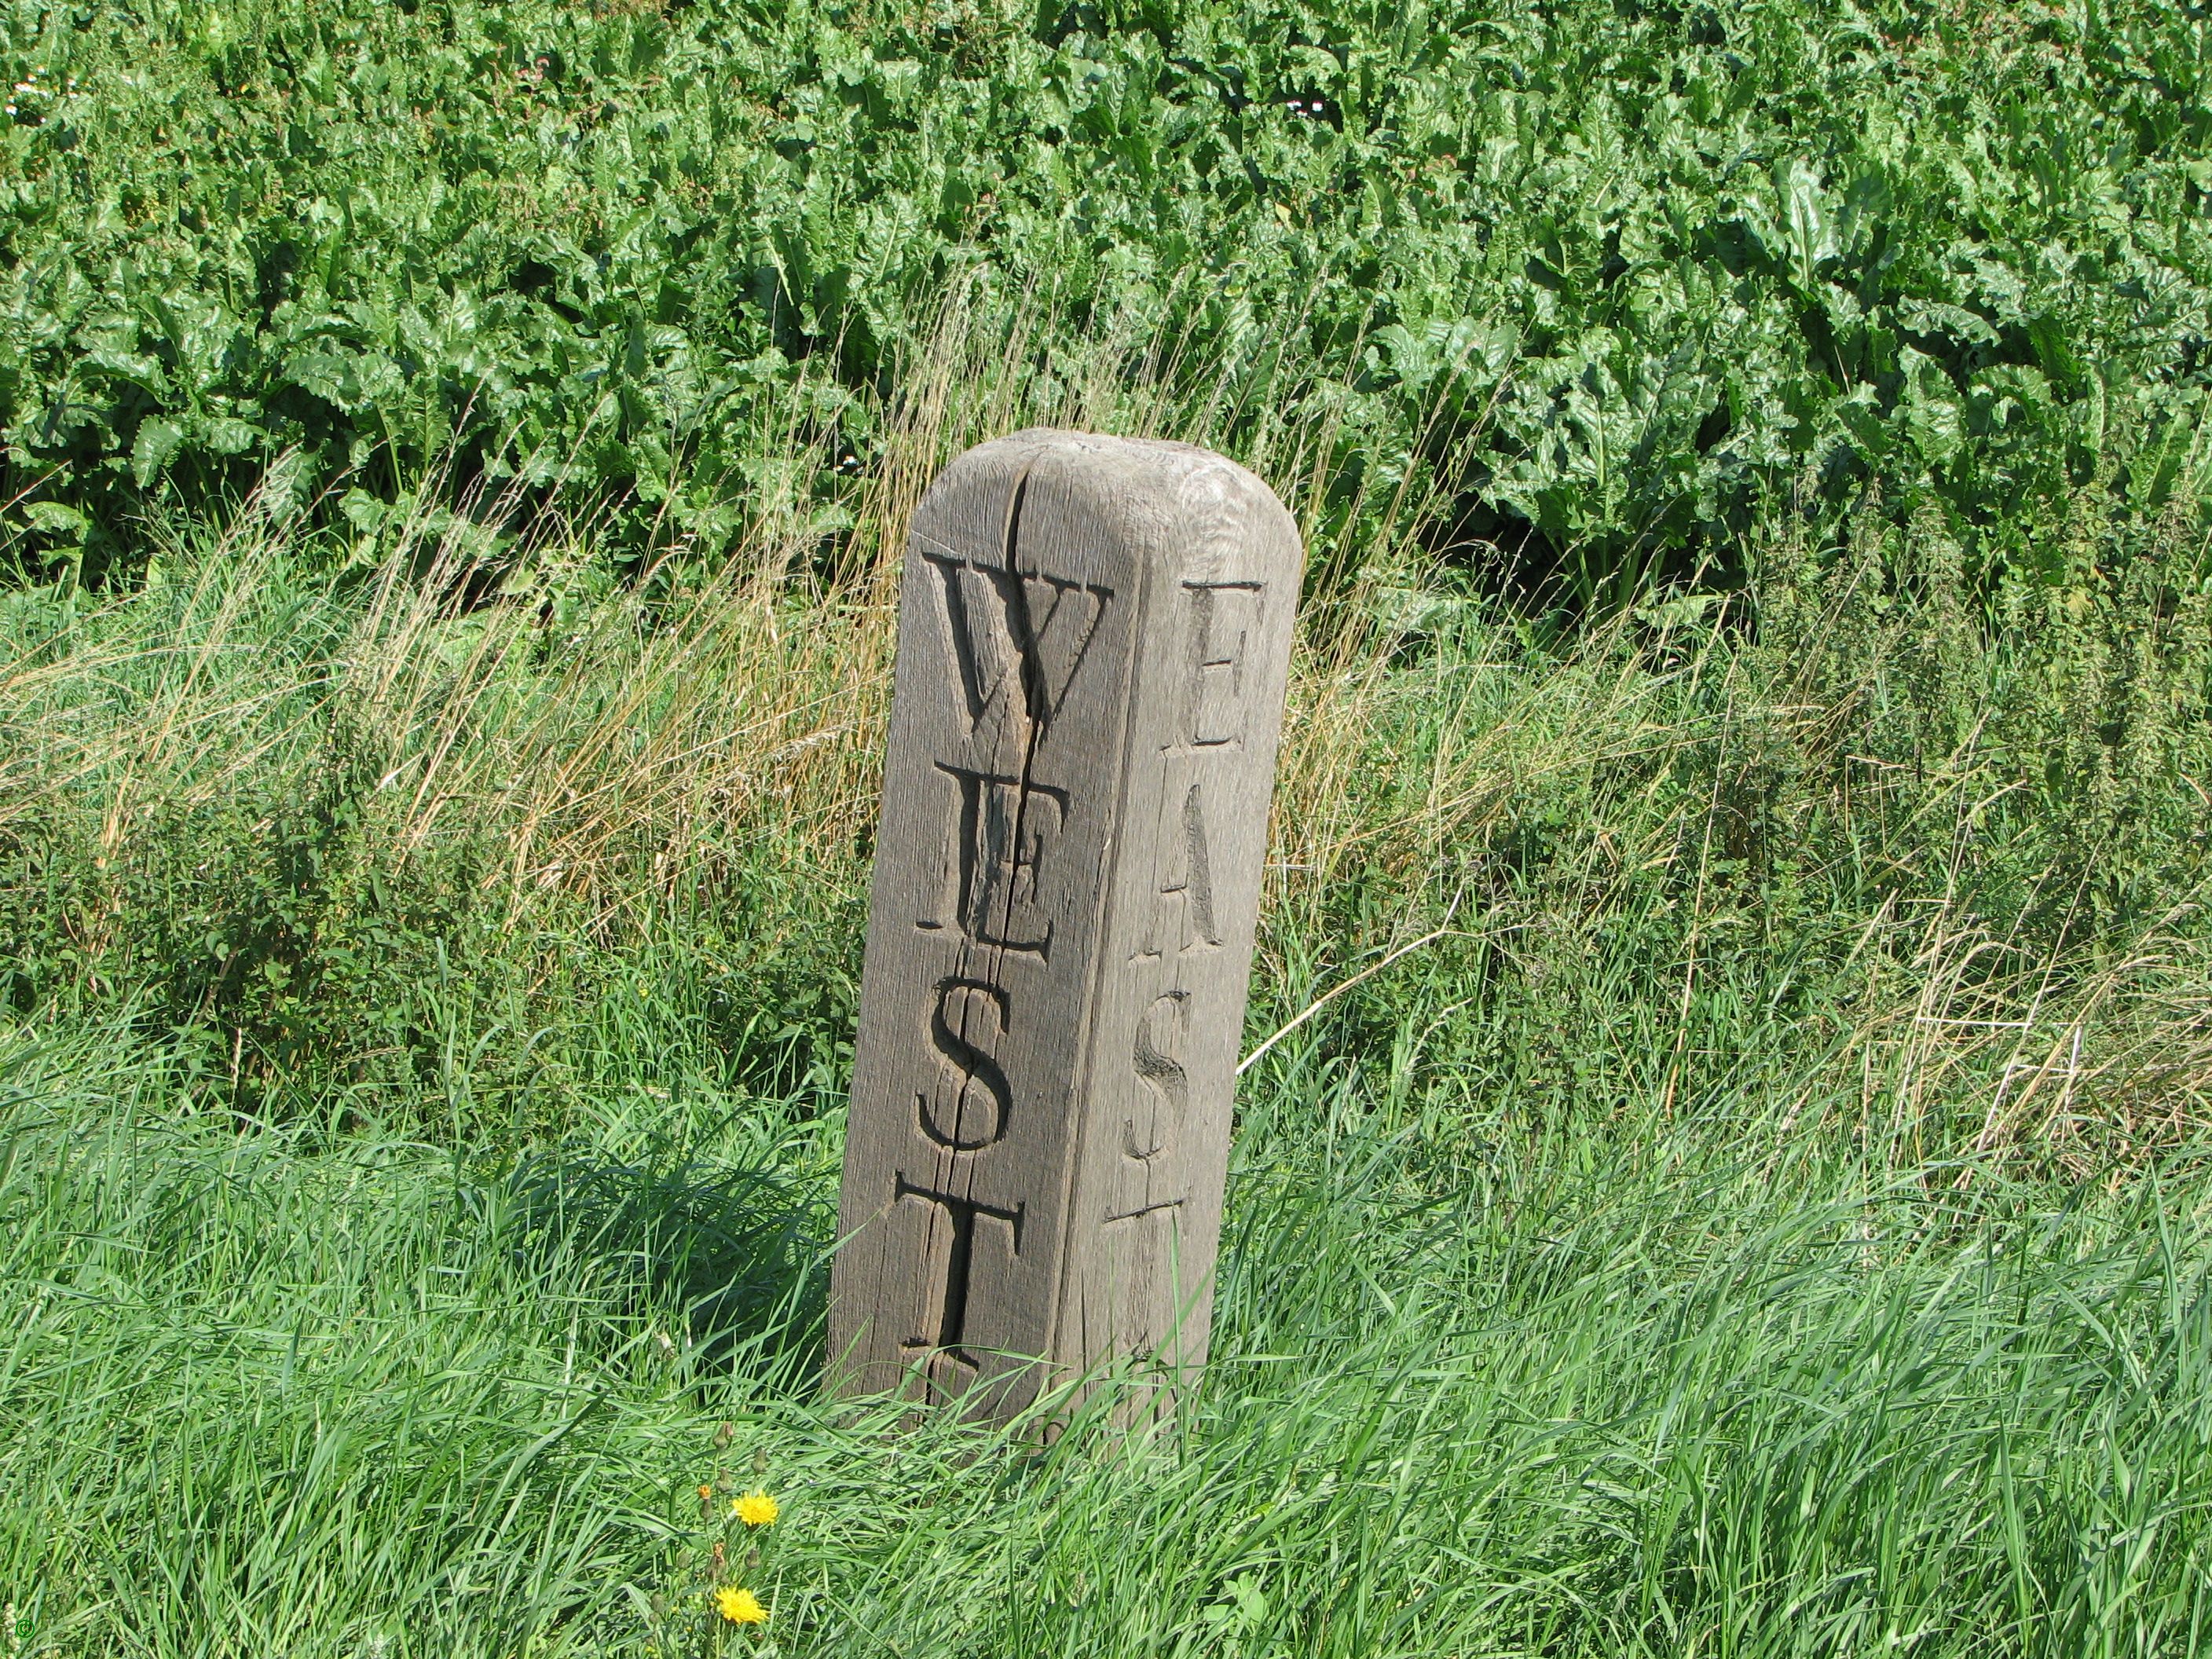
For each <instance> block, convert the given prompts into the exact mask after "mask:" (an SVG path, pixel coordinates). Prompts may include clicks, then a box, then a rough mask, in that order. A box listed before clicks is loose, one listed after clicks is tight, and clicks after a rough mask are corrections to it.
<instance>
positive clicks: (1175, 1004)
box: [1121, 991, 1190, 1164]
mask: <svg viewBox="0 0 2212 1659" xmlns="http://www.w3.org/2000/svg"><path fill="white" fill-rule="evenodd" d="M1189 1029H1190V993H1189V992H1188V991H1170V992H1169V993H1168V994H1166V995H1165V996H1164V997H1157V998H1155V999H1153V1001H1152V1006H1151V1007H1149V1008H1147V1009H1146V1011H1145V1017H1144V1018H1142V1019H1140V1020H1139V1021H1138V1022H1137V1043H1136V1053H1135V1054H1134V1055H1133V1060H1134V1063H1135V1065H1136V1068H1137V1078H1138V1080H1139V1082H1140V1083H1142V1084H1143V1085H1144V1087H1145V1091H1146V1094H1147V1095H1148V1096H1149V1097H1150V1099H1149V1101H1148V1104H1149V1106H1150V1108H1151V1109H1150V1111H1149V1112H1147V1113H1146V1114H1145V1119H1146V1121H1145V1123H1144V1125H1143V1126H1142V1127H1139V1124H1138V1121H1137V1119H1136V1118H1134V1117H1132V1118H1130V1119H1129V1120H1128V1122H1127V1125H1126V1126H1125V1131H1124V1133H1123V1134H1122V1137H1121V1154H1122V1156H1123V1157H1125V1158H1134V1159H1136V1160H1138V1161H1139V1163H1146V1164H1149V1163H1150V1162H1152V1159H1154V1158H1158V1156H1159V1155H1160V1154H1161V1153H1162V1152H1166V1151H1167V1150H1168V1148H1169V1147H1170V1146H1171V1145H1173V1144H1174V1140H1175V1134H1176V1130H1177V1129H1178V1128H1180V1127H1182V1120H1183V1112H1184V1109H1186V1108H1187V1107H1188V1105H1189V1103H1190V1079H1189V1078H1188V1076H1187V1075H1186V1074H1185V1073H1184V1071H1183V1069H1182V1058H1181V1055H1182V1044H1183V1036H1184V1034H1185V1033H1186V1032H1188V1030H1189Z"/></svg>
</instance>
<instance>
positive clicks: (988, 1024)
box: [917, 979, 1013, 1152]
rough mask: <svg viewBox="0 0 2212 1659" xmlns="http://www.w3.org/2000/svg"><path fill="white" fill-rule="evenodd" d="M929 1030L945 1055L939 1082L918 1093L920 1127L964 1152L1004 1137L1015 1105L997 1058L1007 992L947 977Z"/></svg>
mask: <svg viewBox="0 0 2212 1659" xmlns="http://www.w3.org/2000/svg"><path fill="white" fill-rule="evenodd" d="M929 1035H930V1040H931V1042H933V1043H934V1044H935V1045H936V1047H937V1052H938V1053H939V1054H941V1055H942V1056H943V1057H944V1058H943V1059H942V1060H940V1062H939V1066H938V1068H937V1080H936V1082H935V1084H934V1085H933V1086H932V1087H931V1089H930V1091H929V1092H928V1093H927V1094H924V1095H921V1096H919V1097H917V1100H918V1103H919V1106H920V1121H921V1132H922V1133H924V1134H926V1135H927V1136H928V1137H929V1138H930V1139H932V1140H933V1141H935V1142H936V1143H937V1144H938V1145H939V1146H948V1147H951V1149H952V1150H953V1151H955V1152H975V1150H977V1149H978V1148H980V1147H984V1146H990V1145H992V1144H993V1143H994V1141H998V1140H1002V1139H1005V1138H1006V1117H1007V1114H1008V1112H1009V1111H1010V1110H1011V1109H1012V1104H1013V1095H1012V1091H1011V1090H1009V1089H1008V1088H1007V1086H1006V1073H1005V1072H1004V1071H1002V1070H1001V1069H1000V1066H999V1060H998V1049H999V1045H1000V1043H1002V1042H1005V1041H1006V993H1005V992H1004V991H1002V990H1000V988H999V987H997V986H995V985H987V984H985V983H983V982H982V981H980V980H972V979H948V980H946V981H944V982H943V983H942V984H940V985H939V987H937V1006H936V1007H935V1008H934V1009H933V1011H932V1012H931V1014H930V1020H929Z"/></svg>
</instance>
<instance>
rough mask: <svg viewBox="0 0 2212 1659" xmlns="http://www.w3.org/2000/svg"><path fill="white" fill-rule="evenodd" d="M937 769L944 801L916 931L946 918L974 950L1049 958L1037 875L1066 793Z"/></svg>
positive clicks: (1048, 928)
mask: <svg viewBox="0 0 2212 1659" xmlns="http://www.w3.org/2000/svg"><path fill="white" fill-rule="evenodd" d="M937 769H938V770H939V771H940V772H942V773H943V774H944V775H945V776H946V777H947V778H949V779H951V781H952V801H951V813H950V824H949V827H948V829H947V831H946V834H945V843H944V851H943V853H942V854H940V860H939V868H940V872H941V874H940V881H941V885H940V886H939V891H938V895H937V903H936V904H935V905H934V906H933V907H932V908H933V910H934V911H935V912H936V914H935V915H931V916H927V917H924V918H923V919H922V920H921V924H920V925H921V926H922V927H927V928H942V927H944V926H945V920H946V917H947V916H948V915H949V916H950V918H951V921H952V923H953V925H954V926H955V927H957V928H958V929H959V930H960V931H961V932H962V933H965V934H966V935H967V936H968V937H969V939H973V940H975V942H976V943H977V944H979V945H998V946H1000V947H1001V948H1002V949H1005V950H1008V951H1035V952H1036V954H1037V955H1038V956H1039V957H1043V956H1046V955H1048V954H1049V952H1050V951H1051V949H1052V923H1051V921H1049V920H1048V918H1047V917H1045V916H1044V915H1042V913H1041V909H1040V906H1039V904H1038V886H1037V872H1038V866H1040V865H1041V864H1042V862H1043V861H1044V860H1045V859H1046V857H1047V856H1048V854H1049V853H1050V851H1051V848H1052V845H1053V843H1054V842H1055V841H1056V840H1058V839H1059V836H1060V829H1061V828H1062V826H1063V825H1064V824H1065V823H1066V821H1067V795H1066V792H1065V791H1063V790H1059V789H1054V788H1051V787H1048V786H1046V785H1043V784H1037V783H1030V782H1029V781H1026V780H1025V779H1022V778H1012V777H1003V776H999V775H994V774H992V773H988V772H971V771H968V770H966V769H963V768H961V767H957V766H947V765H945V763H943V762H941V761H940V762H939V763H938V768H937Z"/></svg>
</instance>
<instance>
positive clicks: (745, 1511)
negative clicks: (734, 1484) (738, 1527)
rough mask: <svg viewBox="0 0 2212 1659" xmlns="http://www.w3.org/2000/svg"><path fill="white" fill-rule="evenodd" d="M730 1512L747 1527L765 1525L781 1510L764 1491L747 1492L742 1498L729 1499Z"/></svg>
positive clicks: (772, 1520) (781, 1511)
mask: <svg viewBox="0 0 2212 1659" xmlns="http://www.w3.org/2000/svg"><path fill="white" fill-rule="evenodd" d="M730 1513H731V1514H732V1515H734V1516H737V1517H738V1520H740V1521H742V1522H744V1523H745V1524H746V1525H747V1526H749V1527H765V1526H768V1525H769V1524H771V1523H772V1522H774V1521H775V1517H776V1516H779V1515H781V1514H782V1513H783V1510H782V1508H781V1505H779V1504H777V1503H776V1501H775V1498H771V1497H769V1495H768V1494H767V1493H766V1492H747V1493H746V1494H745V1495H744V1497H743V1498H732V1499H731V1500H730Z"/></svg>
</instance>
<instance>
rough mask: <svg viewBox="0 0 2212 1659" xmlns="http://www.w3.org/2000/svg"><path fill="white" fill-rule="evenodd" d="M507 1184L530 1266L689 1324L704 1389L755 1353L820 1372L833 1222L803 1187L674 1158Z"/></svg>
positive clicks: (798, 1370) (561, 1161) (575, 1163)
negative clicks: (599, 1287)
mask: <svg viewBox="0 0 2212 1659" xmlns="http://www.w3.org/2000/svg"><path fill="white" fill-rule="evenodd" d="M502 1185H503V1187H504V1188H505V1193H504V1196H505V1198H506V1200H507V1203H508V1205H509V1206H511V1209H510V1213H511V1214H513V1217H514V1218H515V1220H516V1222H517V1223H518V1224H519V1226H520V1232H521V1236H522V1238H523V1240H524V1241H525V1242H524V1243H522V1245H521V1246H520V1248H521V1249H522V1250H523V1251H525V1252H526V1255H528V1256H529V1257H530V1259H531V1266H532V1268H533V1269H535V1270H537V1271H540V1272H552V1271H558V1272H561V1273H563V1274H564V1275H565V1274H572V1273H573V1274H577V1276H578V1277H579V1278H580V1279H583V1280H584V1281H585V1282H586V1283H596V1284H598V1285H603V1286H605V1287H606V1288H607V1289H608V1290H610V1291H613V1292H614V1293H615V1294H617V1295H618V1296H621V1297H623V1298H624V1299H626V1300H627V1301H628V1303H629V1310H630V1311H631V1312H632V1313H633V1314H634V1315H635V1316H638V1317H640V1318H645V1319H654V1318H655V1317H656V1316H659V1318H664V1319H671V1320H672V1321H674V1322H678V1323H679V1325H680V1328H681V1330H682V1331H683V1333H684V1336H685V1338H686V1339H687V1341H686V1345H685V1347H684V1351H683V1352H684V1356H685V1358H687V1361H688V1369H690V1371H691V1372H692V1374H693V1375H694V1376H697V1377H698V1378H700V1380H702V1381H704V1380H706V1378H708V1377H709V1376H716V1375H719V1374H722V1373H725V1372H726V1371H727V1370H728V1369H729V1368H730V1367H731V1366H732V1365H733V1364H741V1363H744V1361H745V1360H747V1359H749V1358H750V1359H751V1360H752V1361H753V1362H754V1364H756V1365H757V1367H758V1368H759V1369H762V1370H767V1371H769V1372H770V1373H774V1374H781V1373H786V1372H788V1373H791V1374H793V1376H798V1375H799V1374H803V1373H810V1372H811V1370H813V1369H814V1368H816V1367H817V1366H818V1364H819V1363H820V1359H821V1353H822V1344H823V1320H824V1309H825V1305H826V1301H827V1291H828V1285H829V1262H828V1255H827V1249H828V1245H829V1233H830V1230H831V1228H832V1227H833V1226H834V1225H835V1220H834V1216H833V1215H832V1214H831V1213H830V1212H829V1210H828V1208H827V1206H824V1205H823V1203H822V1202H821V1201H820V1200H818V1199H817V1198H816V1197H813V1196H811V1195H810V1194H808V1193H807V1192H805V1190H804V1189H803V1188H799V1187H798V1186H796V1185H794V1184H793V1183H792V1182H789V1181H787V1180H785V1179H782V1178H781V1177H779V1176H774V1175H771V1174H769V1173H767V1172H765V1171H763V1170H746V1169H735V1170H733V1169H730V1168H727V1167H725V1166H721V1165H715V1164H704V1163H701V1162H699V1161H697V1160H695V1159H692V1158H684V1157H680V1156H675V1155H673V1154H671V1156H670V1157H669V1158H667V1159H666V1160H665V1161H662V1160H659V1159H648V1160H647V1161H645V1162H642V1163H637V1164H623V1163H617V1162H612V1161H610V1160H608V1159H607V1158H605V1157H604V1156H597V1157H594V1156H588V1155H583V1154H580V1153H576V1152H548V1153H544V1154H538V1155H529V1156H526V1157H524V1158H522V1159H520V1161H519V1162H518V1163H517V1164H515V1165H514V1167H513V1170H511V1171H509V1173H508V1174H507V1177H506V1179H505V1181H504V1182H503V1183H502ZM579 1269H580V1270H581V1272H580V1273H579V1271H578V1270H579Z"/></svg>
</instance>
